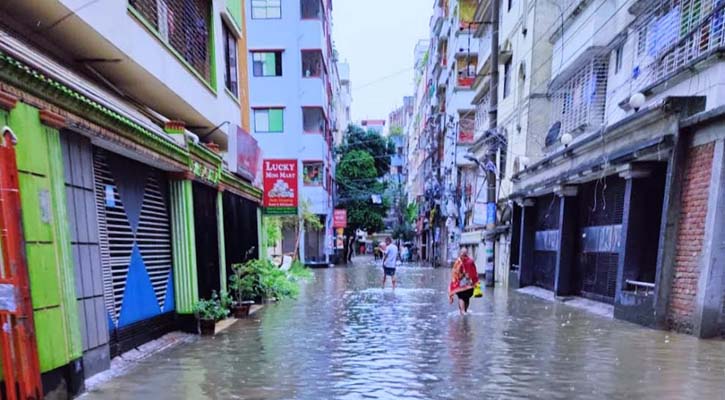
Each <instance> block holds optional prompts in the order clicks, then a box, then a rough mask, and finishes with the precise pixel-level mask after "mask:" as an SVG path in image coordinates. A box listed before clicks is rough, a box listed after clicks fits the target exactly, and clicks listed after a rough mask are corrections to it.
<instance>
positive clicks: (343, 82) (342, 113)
mask: <svg viewBox="0 0 725 400" xmlns="http://www.w3.org/2000/svg"><path fill="white" fill-rule="evenodd" d="M335 64H336V65H335V66H336V68H337V77H336V79H337V82H333V85H332V87H333V90H335V93H333V98H334V100H335V101H334V105H335V110H336V113H337V124H336V126H335V127H334V128H333V144H334V145H335V146H339V145H341V144H342V140H343V138H344V137H345V132H346V131H347V127H348V126H349V125H350V124H351V123H352V117H351V114H350V109H351V107H352V81H351V80H350V64H348V63H347V62H339V61H338V62H336V63H335ZM333 78H335V77H334V76H333Z"/></svg>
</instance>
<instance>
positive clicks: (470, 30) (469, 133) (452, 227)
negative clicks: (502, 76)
mask: <svg viewBox="0 0 725 400" xmlns="http://www.w3.org/2000/svg"><path fill="white" fill-rule="evenodd" d="M475 10H476V2H475V1H473V0H450V1H449V0H441V1H437V2H435V4H434V9H433V16H432V18H431V22H430V27H431V42H430V47H429V57H428V60H427V62H428V65H429V76H428V85H429V93H431V106H432V109H431V115H430V125H429V129H430V130H431V133H432V135H433V137H434V141H435V143H436V144H437V149H436V151H437V152H438V154H437V162H436V164H437V165H435V168H436V171H435V177H432V178H433V180H432V181H431V182H434V183H433V186H435V188H434V187H431V189H432V190H433V191H434V192H435V196H439V197H438V198H435V201H436V202H437V204H436V205H437V206H438V213H439V215H440V218H437V220H436V223H435V228H434V229H435V233H434V242H435V243H440V248H439V249H438V252H437V253H436V257H435V259H434V260H433V262H434V263H436V264H448V263H449V262H451V261H453V259H454V258H455V257H456V255H457V253H458V247H459V245H460V239H461V233H462V228H463V218H462V215H461V202H460V199H461V195H460V194H461V192H462V191H464V190H465V188H462V187H461V186H460V183H461V179H459V175H460V172H461V170H462V169H466V168H472V167H474V166H475V164H474V163H473V162H472V161H470V160H469V159H467V158H466V157H465V155H466V154H467V153H468V152H469V149H470V147H471V145H472V144H473V142H474V139H475V138H474V125H475V108H474V106H473V105H472V104H471V102H472V100H473V97H474V91H473V84H474V81H475V77H476V71H477V66H478V51H479V39H478V38H476V37H475V36H474V34H475V32H476V30H477V28H478V24H477V23H476V22H475V21H474V14H475Z"/></svg>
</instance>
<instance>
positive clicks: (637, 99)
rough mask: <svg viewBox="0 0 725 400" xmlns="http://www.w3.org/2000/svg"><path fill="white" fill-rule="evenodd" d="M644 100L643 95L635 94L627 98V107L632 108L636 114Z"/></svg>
mask: <svg viewBox="0 0 725 400" xmlns="http://www.w3.org/2000/svg"><path fill="white" fill-rule="evenodd" d="M645 100H646V99H645V97H644V94H642V93H641V92H637V93H635V94H633V95H632V96H631V97H630V98H629V106H630V107H632V108H633V109H634V111H635V112H637V111H639V109H640V108H642V106H643V105H644V101H645Z"/></svg>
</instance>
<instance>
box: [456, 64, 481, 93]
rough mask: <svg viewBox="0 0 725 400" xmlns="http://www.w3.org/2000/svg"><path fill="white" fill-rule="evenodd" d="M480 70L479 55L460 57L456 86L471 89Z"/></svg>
mask: <svg viewBox="0 0 725 400" xmlns="http://www.w3.org/2000/svg"><path fill="white" fill-rule="evenodd" d="M477 72H478V57H475V56H472V57H466V58H459V59H458V61H457V62H456V88H457V89H464V90H469V89H472V88H473V83H474V82H475V81H476V75H477Z"/></svg>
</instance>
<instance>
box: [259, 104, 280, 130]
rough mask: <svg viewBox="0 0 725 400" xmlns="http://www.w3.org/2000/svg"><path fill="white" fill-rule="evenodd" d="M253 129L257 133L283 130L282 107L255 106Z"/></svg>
mask: <svg viewBox="0 0 725 400" xmlns="http://www.w3.org/2000/svg"><path fill="white" fill-rule="evenodd" d="M253 110H254V131H255V132H257V133H282V132H284V108H281V107H266V108H255V109H253Z"/></svg>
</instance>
